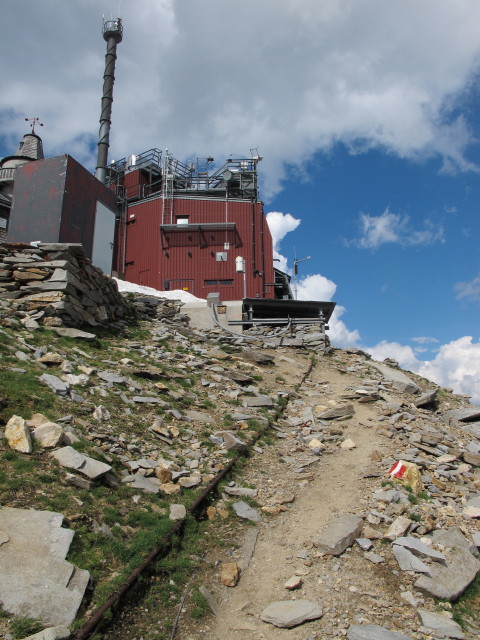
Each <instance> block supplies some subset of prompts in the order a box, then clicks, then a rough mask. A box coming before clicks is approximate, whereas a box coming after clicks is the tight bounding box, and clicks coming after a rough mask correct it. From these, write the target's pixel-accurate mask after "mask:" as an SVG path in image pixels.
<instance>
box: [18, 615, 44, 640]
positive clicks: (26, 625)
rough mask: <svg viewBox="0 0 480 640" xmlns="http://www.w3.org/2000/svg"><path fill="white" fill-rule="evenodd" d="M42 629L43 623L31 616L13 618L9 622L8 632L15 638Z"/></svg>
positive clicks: (24, 636) (23, 636) (29, 634)
mask: <svg viewBox="0 0 480 640" xmlns="http://www.w3.org/2000/svg"><path fill="white" fill-rule="evenodd" d="M43 629H44V625H43V624H42V623H41V622H39V621H38V620H34V619H33V618H14V619H13V620H12V622H11V623H10V633H11V634H12V636H13V637H14V638H15V640H17V638H26V637H27V636H31V635H33V634H34V633H38V632H39V631H42V630H43Z"/></svg>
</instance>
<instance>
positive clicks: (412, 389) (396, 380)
mask: <svg viewBox="0 0 480 640" xmlns="http://www.w3.org/2000/svg"><path fill="white" fill-rule="evenodd" d="M368 364H369V365H371V366H372V367H375V369H378V371H380V373H381V374H382V376H383V377H384V378H385V380H388V381H389V382H391V383H392V386H393V388H394V389H396V390H397V391H400V393H419V391H420V387H419V386H418V385H416V384H415V382H413V380H410V378H409V377H408V376H407V375H406V374H405V373H403V371H398V369H391V368H390V367H389V366H387V365H386V364H381V363H380V362H373V361H370V362H369V363H368Z"/></svg>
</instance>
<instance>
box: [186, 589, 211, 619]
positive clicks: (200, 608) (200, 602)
mask: <svg viewBox="0 0 480 640" xmlns="http://www.w3.org/2000/svg"><path fill="white" fill-rule="evenodd" d="M191 598H192V603H193V607H192V609H191V611H190V615H191V616H192V618H195V619H197V620H198V619H199V618H203V617H204V616H205V615H207V614H210V613H211V611H212V610H211V609H210V605H209V604H208V602H207V601H206V599H205V598H204V596H203V595H202V594H201V593H200V591H199V590H198V587H196V588H195V589H194V590H193V592H192V596H191Z"/></svg>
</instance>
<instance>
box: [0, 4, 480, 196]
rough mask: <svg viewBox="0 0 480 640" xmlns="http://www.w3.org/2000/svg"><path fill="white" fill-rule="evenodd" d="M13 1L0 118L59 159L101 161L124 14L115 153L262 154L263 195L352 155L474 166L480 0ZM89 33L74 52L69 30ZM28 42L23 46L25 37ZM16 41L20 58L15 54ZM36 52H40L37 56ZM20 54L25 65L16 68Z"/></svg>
mask: <svg viewBox="0 0 480 640" xmlns="http://www.w3.org/2000/svg"><path fill="white" fill-rule="evenodd" d="M120 4H121V7H120V6H119V3H118V2H117V0H104V2H103V3H102V6H101V8H99V3H98V2H97V0H82V2H78V3H75V5H74V6H71V4H70V3H67V2H58V0H42V2H31V1H28V0H16V1H15V2H10V3H8V2H4V3H3V4H2V38H1V40H0V55H1V56H2V59H5V60H8V61H9V63H8V64H7V65H4V66H3V68H2V91H1V92H0V122H1V123H2V131H3V132H4V138H5V144H7V143H8V145H9V147H13V149H12V152H14V151H15V149H16V145H17V144H18V140H19V139H20V138H21V136H22V135H23V133H25V123H24V122H23V116H25V115H38V116H39V117H41V118H42V119H43V121H44V122H45V129H44V130H43V132H42V133H43V137H44V141H45V149H46V151H47V153H49V154H50V155H55V154H62V153H65V152H68V153H72V152H75V154H76V156H77V159H78V160H79V161H80V162H83V163H84V164H87V165H88V166H94V164H95V155H96V154H95V151H96V139H97V131H98V118H99V115H100V97H101V86H102V75H103V66H104V56H105V42H104V41H103V39H102V37H101V34H100V14H101V11H105V12H106V13H107V17H110V15H109V14H111V15H112V16H113V17H116V14H117V12H118V11H119V10H120V11H121V17H122V18H123V24H124V38H123V42H122V43H121V44H120V45H119V47H118V59H117V66H116V83H115V90H114V104H113V115H112V123H113V126H112V133H111V145H112V147H111V151H112V157H114V158H116V159H119V158H121V157H125V156H127V155H129V154H131V153H140V152H142V151H144V150H146V149H150V148H152V147H154V146H155V147H158V148H161V149H164V148H165V147H168V148H169V149H170V150H171V151H173V153H174V154H175V156H176V157H178V158H180V159H190V158H195V157H197V156H198V157H205V156H206V155H208V154H211V155H213V156H215V157H216V158H218V157H219V158H225V157H227V156H228V155H229V154H230V153H232V154H235V155H236V156H237V157H241V156H242V155H248V150H249V149H250V147H256V146H258V147H260V151H261V153H262V155H263V156H264V161H263V170H262V173H263V175H264V177H265V184H264V190H263V193H264V197H265V198H269V197H271V196H272V195H274V194H275V193H278V191H279V190H281V188H282V182H283V180H284V179H285V177H286V175H287V171H288V172H291V170H292V169H300V170H301V169H302V168H304V167H305V165H306V162H307V161H308V160H311V159H312V158H313V156H314V154H316V153H317V152H318V151H324V152H328V151H329V150H330V149H331V148H332V146H333V145H335V144H337V143H339V142H340V143H343V144H344V145H345V146H346V148H348V149H349V151H350V152H351V153H359V152H362V151H366V150H369V149H380V150H382V151H387V152H388V153H391V154H394V155H396V156H397V157H401V158H410V159H414V160H417V159H418V160H419V161H421V160H424V159H425V158H437V159H438V160H439V166H440V165H443V168H444V170H445V171H459V170H466V171H469V170H476V169H477V168H476V167H475V166H474V165H473V164H472V163H471V161H470V160H469V157H468V156H469V149H470V145H471V144H472V141H473V134H472V130H471V127H470V125H469V123H468V121H467V120H466V119H465V118H464V117H462V116H459V115H458V113H459V110H458V109H457V107H458V104H459V102H458V101H459V100H461V99H462V96H463V95H464V93H465V91H467V90H468V89H469V87H470V85H471V83H472V82H473V79H474V78H475V74H476V73H477V72H478V61H479V53H480V39H479V38H478V24H479V23H480V3H479V2H478V0H445V1H444V2H438V1H437V2H435V1H434V0H424V1H423V2H418V0H403V1H402V2H386V1H385V0H355V1H354V2H352V1H350V2H347V1H345V0H322V1H321V2H319V0H295V2H294V1H293V0H285V1H284V2H278V1H276V0H262V1H261V2H259V1H258V0H243V2H241V3H236V4H235V11H234V17H233V18H232V12H231V11H226V10H225V7H226V4H225V2H224V0H208V2H203V3H202V2H199V1H198V0H181V1H179V2H178V1H177V2H175V0H142V2H123V3H120ZM72 24H75V28H76V29H77V31H78V32H79V33H81V36H82V37H81V38H77V39H76V40H75V44H74V46H72V37H71V34H72V31H71V25H72ZM19 34H20V35H19ZM19 38H20V39H21V46H19ZM39 42H40V43H41V46H39ZM12 51H14V52H15V55H13V56H12Z"/></svg>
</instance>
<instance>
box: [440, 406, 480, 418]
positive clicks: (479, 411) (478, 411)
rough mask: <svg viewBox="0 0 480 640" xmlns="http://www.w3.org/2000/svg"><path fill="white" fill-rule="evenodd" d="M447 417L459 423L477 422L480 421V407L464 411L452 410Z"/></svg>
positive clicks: (467, 408)
mask: <svg viewBox="0 0 480 640" xmlns="http://www.w3.org/2000/svg"><path fill="white" fill-rule="evenodd" d="M445 415H446V416H447V418H453V419H454V420H458V421H459V422H476V421H477V420H480V407H475V406H473V405H472V406H470V407H464V408H463V409H450V411H447V412H446V414H445Z"/></svg>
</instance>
